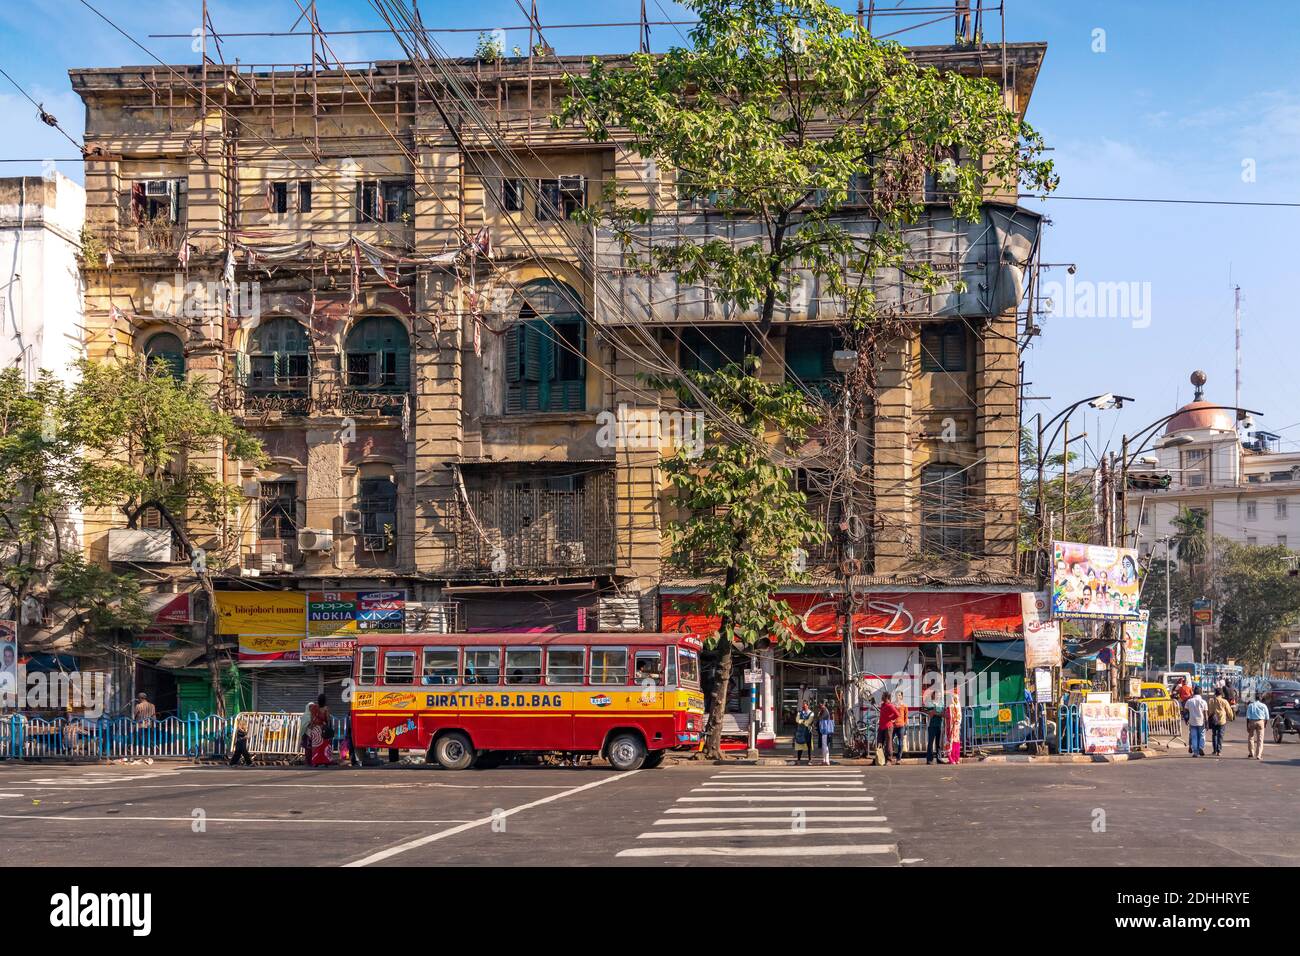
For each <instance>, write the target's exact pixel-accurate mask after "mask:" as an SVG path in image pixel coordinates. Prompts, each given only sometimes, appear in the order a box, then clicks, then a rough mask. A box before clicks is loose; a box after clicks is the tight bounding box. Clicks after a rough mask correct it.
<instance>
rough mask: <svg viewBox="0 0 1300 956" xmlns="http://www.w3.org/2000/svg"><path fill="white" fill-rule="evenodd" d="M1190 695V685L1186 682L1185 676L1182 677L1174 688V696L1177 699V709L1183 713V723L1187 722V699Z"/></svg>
mask: <svg viewBox="0 0 1300 956" xmlns="http://www.w3.org/2000/svg"><path fill="white" fill-rule="evenodd" d="M1191 696H1192V685H1191V684H1189V683H1187V678H1186V677H1184V678H1183V679H1182V680H1180V681H1179V682H1178V686H1177V687H1175V688H1174V697H1176V698H1177V699H1178V710H1179V712H1180V713H1181V714H1182V715H1183V723H1187V701H1188V700H1189V699H1190V698H1191Z"/></svg>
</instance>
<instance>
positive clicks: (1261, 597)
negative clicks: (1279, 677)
mask: <svg viewBox="0 0 1300 956" xmlns="http://www.w3.org/2000/svg"><path fill="white" fill-rule="evenodd" d="M1290 558H1291V552H1290V551H1289V550H1288V549H1287V548H1286V547H1285V546H1284V545H1271V546H1268V547H1250V546H1248V545H1244V544H1235V543H1225V545H1224V547H1223V548H1222V550H1221V551H1220V553H1219V554H1218V555H1217V557H1216V570H1217V571H1218V574H1217V575H1216V577H1217V578H1218V587H1217V589H1216V590H1217V591H1218V594H1219V599H1218V605H1217V609H1216V610H1217V616H1218V622H1219V639H1218V645H1217V648H1216V649H1217V650H1218V656H1220V657H1224V658H1228V657H1231V658H1234V659H1237V660H1242V661H1245V662H1246V663H1247V665H1248V666H1250V667H1253V668H1259V667H1262V666H1263V665H1264V664H1265V663H1266V662H1267V661H1268V655H1269V650H1270V648H1271V647H1272V646H1273V644H1274V643H1276V642H1277V640H1278V639H1279V638H1280V637H1282V636H1283V635H1284V634H1285V632H1286V631H1287V629H1288V628H1290V627H1293V626H1294V625H1295V624H1296V623H1297V622H1300V584H1297V583H1296V579H1295V578H1293V577H1291V576H1290V575H1289V574H1288V573H1287V571H1288V568H1289V559H1290Z"/></svg>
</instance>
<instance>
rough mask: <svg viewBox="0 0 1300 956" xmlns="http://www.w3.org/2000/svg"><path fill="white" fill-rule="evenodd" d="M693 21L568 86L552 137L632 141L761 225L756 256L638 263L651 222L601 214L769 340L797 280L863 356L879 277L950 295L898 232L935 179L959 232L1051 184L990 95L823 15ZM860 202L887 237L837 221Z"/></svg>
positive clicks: (691, 254)
mask: <svg viewBox="0 0 1300 956" xmlns="http://www.w3.org/2000/svg"><path fill="white" fill-rule="evenodd" d="M685 6H687V7H688V8H689V9H691V10H692V11H693V12H694V13H695V14H696V15H697V16H698V18H699V20H698V22H697V23H696V25H695V26H694V28H693V29H692V30H691V33H690V46H689V47H681V48H674V49H672V50H669V51H668V52H667V53H666V54H663V55H650V54H639V55H634V56H633V57H632V58H631V59H632V62H631V65H630V66H624V65H622V64H620V65H618V66H614V67H611V66H607V65H606V64H603V63H602V62H600V61H599V60H593V62H592V65H591V69H590V71H589V73H588V74H587V75H585V76H568V77H566V79H567V80H568V82H569V84H570V89H571V94H570V96H569V97H567V98H566V100H565V101H564V103H563V104H562V108H561V111H560V113H559V114H558V115H557V116H556V117H554V122H555V123H556V124H557V125H560V124H565V123H569V122H572V121H577V122H579V123H581V124H582V126H583V127H584V128H585V129H586V132H587V134H588V135H589V136H590V137H591V139H593V140H595V141H597V142H604V141H607V140H609V139H611V138H615V139H618V140H620V141H626V142H627V143H628V144H629V146H630V148H631V149H632V150H633V151H635V152H636V153H637V154H639V155H640V156H642V157H645V158H647V159H653V160H654V161H655V162H656V163H657V164H658V165H659V167H660V168H663V169H668V170H672V171H673V172H674V174H675V176H676V182H677V188H678V195H679V198H681V199H683V200H687V201H691V200H696V199H703V200H705V201H707V202H708V203H709V204H710V205H711V206H712V207H713V208H714V209H716V210H717V211H718V212H719V213H721V214H722V215H724V216H727V217H734V218H743V219H745V220H749V221H757V222H758V223H759V224H760V225H761V227H762V228H761V230H759V235H758V236H757V238H756V241H754V242H747V243H745V244H740V245H735V244H732V243H730V242H727V241H724V240H723V239H721V238H716V239H709V240H707V241H697V240H695V239H693V238H683V239H681V240H679V241H676V242H674V241H672V240H671V239H669V240H665V241H660V239H659V238H658V237H657V238H656V243H655V245H654V248H653V249H652V250H650V251H649V253H648V255H646V256H644V257H638V256H637V255H636V254H635V252H634V244H633V237H634V233H635V227H636V226H638V225H639V224H643V223H644V222H646V221H647V219H648V218H649V214H648V213H647V212H646V211H645V210H644V209H641V208H638V207H637V206H636V205H634V204H632V203H630V202H628V201H627V197H626V196H625V195H624V194H622V193H620V192H618V191H616V190H612V189H607V190H606V192H605V199H606V206H605V210H604V212H603V214H602V216H603V218H604V219H605V220H606V221H607V222H608V223H609V224H610V225H611V226H612V227H613V229H614V231H615V232H616V234H618V235H619V236H621V237H622V238H623V240H624V247H625V251H626V252H627V255H628V258H629V260H630V261H631V263H632V264H633V265H634V266H636V267H640V268H643V269H646V270H650V271H663V272H672V273H677V274H678V275H679V277H680V278H681V279H682V281H683V282H687V283H692V284H699V285H702V286H706V287H707V288H709V289H710V290H711V292H712V293H713V294H715V295H717V296H718V297H719V298H720V299H722V300H724V301H725V302H728V303H732V304H734V305H736V306H738V307H740V308H743V309H748V308H751V307H753V306H757V307H758V311H759V316H760V318H759V323H758V326H759V330H760V332H762V333H763V334H766V332H767V329H768V328H769V326H770V325H771V323H772V319H773V315H774V311H775V308H776V306H777V305H778V304H781V303H787V302H788V301H789V297H790V289H791V284H790V281H789V280H790V276H791V273H792V272H793V271H794V270H795V269H796V268H799V269H803V270H807V271H808V272H809V273H811V274H812V276H813V277H815V279H816V281H817V282H818V284H819V285H820V287H821V289H822V290H823V292H822V295H823V296H834V297H836V298H837V299H838V300H839V301H840V304H841V306H842V308H843V315H844V323H843V324H844V326H845V332H846V338H847V340H848V342H849V347H851V348H856V349H858V351H859V353H860V354H862V353H866V352H869V351H870V350H868V349H867V348H866V346H867V345H868V344H869V343H870V342H871V340H872V338H873V337H874V336H876V335H878V334H879V332H880V329H873V328H872V320H879V319H880V318H881V311H880V310H878V309H877V304H876V298H875V293H874V287H873V283H872V282H871V281H870V279H871V277H873V276H874V275H875V274H876V273H877V271H878V270H879V269H881V268H883V267H886V266H888V267H892V268H898V269H901V270H903V272H904V274H905V275H907V276H908V277H909V278H911V279H912V280H914V281H916V282H917V283H919V284H920V286H921V287H922V288H923V289H926V290H928V291H934V290H937V289H938V288H940V287H941V286H942V285H944V280H943V279H942V277H941V276H939V275H938V274H937V273H936V272H935V270H934V269H933V268H932V267H931V266H930V264H929V263H928V262H926V261H924V257H916V256H914V255H912V254H910V253H911V251H910V249H909V245H908V242H907V240H906V238H905V236H904V234H903V231H902V226H904V225H905V224H907V223H912V222H915V221H917V219H919V217H920V216H921V214H922V213H923V211H924V209H925V204H924V184H925V179H926V176H927V174H929V175H931V176H934V177H937V178H938V180H939V181H940V182H942V184H943V187H942V188H943V191H944V194H945V196H946V197H947V199H948V201H949V202H950V203H951V205H952V208H953V210H954V212H955V213H956V214H957V215H958V216H960V217H962V218H965V219H975V218H977V217H978V215H979V211H980V207H981V204H982V202H983V199H984V197H985V195H986V193H987V191H988V190H989V189H990V187H993V186H998V185H1000V186H1003V187H1006V186H1010V187H1011V188H1012V189H1013V190H1014V188H1015V186H1016V184H1017V183H1020V182H1024V183H1025V184H1026V185H1027V186H1029V187H1031V188H1034V189H1036V190H1051V189H1053V188H1054V187H1055V185H1056V177H1055V175H1054V173H1053V171H1052V164H1051V162H1050V161H1048V160H1044V159H1042V158H1041V155H1042V151H1043V144H1042V141H1041V138H1040V137H1039V135H1038V134H1037V133H1036V132H1035V131H1034V130H1033V129H1032V128H1031V127H1029V126H1028V125H1027V124H1025V123H1023V122H1021V121H1020V120H1019V118H1018V117H1017V116H1016V114H1015V113H1014V112H1013V111H1011V110H1009V109H1008V108H1007V107H1006V105H1005V102H1004V98H1003V95H1002V93H1001V91H1000V90H999V88H998V85H997V84H996V83H994V82H992V81H991V80H987V79H984V78H975V77H969V76H964V75H961V74H959V73H956V72H951V71H943V72H941V71H938V70H936V69H934V68H932V67H922V66H919V65H917V64H916V63H915V62H914V61H913V60H911V59H910V58H909V57H908V56H907V54H906V52H905V50H904V49H903V48H902V47H901V46H899V45H898V44H896V43H892V42H882V41H879V40H877V39H875V38H874V37H872V36H870V35H868V34H866V33H865V32H863V31H861V30H860V29H859V28H858V27H857V24H856V21H855V20H854V19H853V17H851V16H849V15H847V14H845V13H844V12H843V11H841V10H839V9H838V8H836V7H834V6H832V5H830V4H828V3H826V2H824V0H685ZM851 190H852V192H853V204H854V205H855V206H857V207H859V208H858V209H857V210H856V211H855V213H854V216H855V218H858V217H860V218H863V219H866V220H875V221H877V222H878V223H879V228H877V229H875V230H873V231H871V232H870V233H868V234H866V235H863V234H860V233H853V232H851V231H850V230H848V229H846V228H845V226H844V223H843V221H842V217H843V208H842V207H843V206H844V204H845V203H846V202H847V201H848V200H849V199H850V191H851ZM862 207H865V208H862ZM867 365H868V368H869V367H870V363H867Z"/></svg>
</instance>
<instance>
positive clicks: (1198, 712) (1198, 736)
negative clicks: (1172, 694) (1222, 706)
mask: <svg viewBox="0 0 1300 956" xmlns="http://www.w3.org/2000/svg"><path fill="white" fill-rule="evenodd" d="M1209 706H1210V705H1209V704H1207V703H1206V702H1205V698H1204V697H1202V696H1201V688H1200V686H1199V685H1198V686H1197V687H1196V688H1195V689H1194V690H1193V693H1192V696H1191V697H1189V698H1188V699H1187V728H1188V729H1187V749H1188V751H1189V752H1190V753H1191V755H1192V756H1193V757H1204V756H1205V714H1206V711H1208V710H1209Z"/></svg>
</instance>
